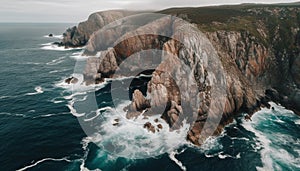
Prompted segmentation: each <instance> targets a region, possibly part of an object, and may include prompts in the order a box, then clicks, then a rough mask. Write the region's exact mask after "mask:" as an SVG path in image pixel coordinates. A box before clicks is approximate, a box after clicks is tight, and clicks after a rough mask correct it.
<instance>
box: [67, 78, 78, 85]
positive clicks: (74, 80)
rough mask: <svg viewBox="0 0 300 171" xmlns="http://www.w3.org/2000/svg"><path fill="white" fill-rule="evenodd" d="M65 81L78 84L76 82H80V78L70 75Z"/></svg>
mask: <svg viewBox="0 0 300 171" xmlns="http://www.w3.org/2000/svg"><path fill="white" fill-rule="evenodd" d="M65 83H68V84H76V83H78V79H77V78H75V77H70V78H67V79H66V80H65Z"/></svg>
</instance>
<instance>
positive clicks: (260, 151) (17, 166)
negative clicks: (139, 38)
mask: <svg viewBox="0 0 300 171" xmlns="http://www.w3.org/2000/svg"><path fill="white" fill-rule="evenodd" d="M73 25H75V24H34V23H31V24H14V23H1V24H0V37H1V39H0V60H1V62H0V73H1V77H0V106H1V107H0V137H1V139H0V143H1V146H0V170H1V171H11V170H19V171H23V170H33V171H34V170H43V171H48V170H49V171H52V170H55V171H65V170H72V171H73V170H74V171H79V170H82V171H86V170H104V171H115V170H116V171H117V170H124V171H125V170H129V171H131V170H144V171H147V170H149V171H150V170H159V171H176V170H188V171H199V170H201V171H219V170H231V171H252V170H253V171H254V170H263V171H269V170H270V171H271V170H278V171H280V170H282V171H289V170H291V171H297V170H300V134H299V132H300V117H299V116H297V115H295V114H294V113H293V112H292V111H290V110H287V109H285V108H284V107H282V106H280V105H279V104H275V103H271V105H272V106H273V107H274V110H273V109H266V108H264V109H262V110H260V111H259V112H257V113H256V114H255V115H254V116H253V118H252V121H245V120H244V117H243V115H241V116H240V117H237V118H235V119H234V122H233V123H232V124H230V125H228V126H227V127H226V128H225V129H224V131H223V133H222V134H221V135H220V136H218V137H211V138H209V139H208V140H207V141H206V142H205V144H204V145H202V146H201V147H194V146H193V145H191V144H190V143H188V142H186V141H185V138H184V137H185V134H184V133H185V130H184V128H183V130H182V131H177V132H172V133H168V132H166V131H162V132H161V133H160V134H157V135H152V134H149V133H145V132H143V130H141V129H138V128H137V127H136V125H134V124H130V123H126V124H123V125H121V126H120V127H119V128H115V129H112V127H110V126H111V124H109V123H111V120H110V118H111V117H113V119H114V117H117V116H119V115H120V114H119V113H120V111H119V112H117V113H116V111H114V110H112V108H113V102H112V98H111V96H110V91H111V84H112V83H116V84H120V85H121V84H124V82H126V81H128V80H126V79H118V80H108V81H107V82H106V83H105V84H103V85H101V86H100V87H98V88H97V91H96V92H93V91H92V92H89V91H87V92H83V93H82V92H81V93H77V94H76V93H75V94H74V91H72V89H70V87H69V86H67V85H65V84H64V83H63V81H64V79H65V78H67V77H69V76H70V75H72V74H73V72H74V66H75V65H76V63H77V62H78V61H79V60H82V59H80V53H81V52H82V49H80V48H78V49H68V50H65V49H64V48H58V47H55V46H52V45H51V42H55V41H59V40H60V38H61V34H62V33H63V32H64V30H65V29H66V28H68V27H70V26H73ZM50 33H52V34H54V37H48V36H47V35H48V34H50ZM81 58H82V57H81ZM149 79H150V78H149V77H146V76H144V77H142V78H137V79H136V82H137V84H135V85H134V86H132V87H131V88H130V89H129V91H130V92H132V91H133V90H134V89H136V88H139V89H142V90H143V92H145V87H146V82H147V81H149ZM124 91H127V90H124ZM90 94H93V95H94V96H95V97H96V102H97V107H98V108H99V109H98V110H97V111H94V112H93V113H94V114H93V115H92V116H93V117H91V119H90V120H89V121H91V120H94V119H98V117H100V118H101V123H102V124H103V125H100V127H101V130H102V131H103V132H101V133H102V135H101V136H99V135H97V134H95V135H91V136H89V137H88V136H87V135H86V133H85V130H84V129H82V124H81V123H80V121H79V120H78V119H77V116H78V114H79V113H78V111H77V112H74V110H73V108H72V105H74V104H75V105H76V103H81V102H83V101H85V100H87V99H88V98H89V95H90ZM119 102H120V103H119V104H120V106H117V108H118V109H121V108H122V107H123V106H122V105H124V104H126V103H127V102H123V101H122V100H121V99H120V101H119ZM163 126H165V125H163ZM108 144H114V145H115V146H118V147H122V148H120V149H118V150H117V151H116V150H115V151H110V150H109V148H108Z"/></svg>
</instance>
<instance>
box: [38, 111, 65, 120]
mask: <svg viewBox="0 0 300 171" xmlns="http://www.w3.org/2000/svg"><path fill="white" fill-rule="evenodd" d="M68 114H70V113H69V112H64V113H58V114H55V113H50V114H46V115H39V116H35V117H33V119H37V118H48V117H52V116H61V115H68Z"/></svg>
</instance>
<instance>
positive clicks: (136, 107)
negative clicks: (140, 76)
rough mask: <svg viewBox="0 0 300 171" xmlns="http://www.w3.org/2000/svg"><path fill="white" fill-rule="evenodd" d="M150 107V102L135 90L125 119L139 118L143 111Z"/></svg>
mask: <svg viewBox="0 0 300 171" xmlns="http://www.w3.org/2000/svg"><path fill="white" fill-rule="evenodd" d="M150 107H151V106H150V101H149V100H148V99H146V98H145V97H144V95H143V93H142V92H141V91H140V90H135V91H134V93H133V96H132V103H131V104H130V105H129V107H128V112H127V114H126V117H127V118H135V117H137V116H139V115H140V114H141V113H142V111H143V110H145V109H147V108H150Z"/></svg>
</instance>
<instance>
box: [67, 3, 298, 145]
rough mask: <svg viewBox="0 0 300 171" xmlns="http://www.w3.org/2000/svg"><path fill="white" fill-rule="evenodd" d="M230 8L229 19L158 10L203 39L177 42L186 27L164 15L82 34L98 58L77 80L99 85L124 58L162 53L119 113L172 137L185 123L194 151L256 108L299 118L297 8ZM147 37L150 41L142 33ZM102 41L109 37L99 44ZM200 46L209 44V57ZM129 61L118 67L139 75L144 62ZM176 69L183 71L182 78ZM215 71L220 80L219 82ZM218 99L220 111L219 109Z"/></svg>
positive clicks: (89, 61)
mask: <svg viewBox="0 0 300 171" xmlns="http://www.w3.org/2000/svg"><path fill="white" fill-rule="evenodd" d="M234 8H235V11H234V12H230V13H228V14H230V15H229V16H219V17H218V16H216V15H217V14H218V15H220V13H219V12H220V11H223V12H225V14H226V11H227V10H228V7H224V8H222V7H219V8H215V9H214V8H200V9H197V8H195V9H192V10H191V9H189V10H186V9H170V10H164V11H162V13H166V14H171V15H175V16H178V17H182V18H184V19H187V20H188V21H190V22H192V23H194V24H195V25H196V26H197V27H198V28H200V29H201V30H202V31H203V32H204V33H205V34H203V35H202V34H200V35H199V34H195V35H197V36H194V37H192V38H191V39H184V36H185V34H183V33H184V32H187V28H184V27H181V25H180V23H181V22H182V21H181V20H179V19H174V18H173V17H170V16H169V17H168V16H164V17H161V18H158V19H155V20H153V21H151V22H145V23H143V24H141V25H134V26H131V27H121V30H122V31H121V32H120V30H116V28H112V29H108V30H107V31H106V32H94V33H93V34H92V33H91V32H89V36H90V35H92V36H90V39H89V42H88V44H87V48H86V52H85V53H86V54H93V55H95V54H96V53H97V52H99V51H101V54H100V57H99V58H88V59H87V65H86V69H85V72H84V79H85V80H86V83H87V84H91V83H100V82H102V81H103V80H104V79H105V78H114V77H119V76H127V75H126V73H122V74H123V75H115V74H114V73H115V71H116V70H117V69H118V67H119V66H120V65H121V64H122V62H123V61H124V60H127V58H128V57H129V56H131V55H134V54H135V53H136V52H140V51H143V50H148V49H157V50H161V51H165V52H167V55H166V54H164V56H163V57H162V58H164V60H161V62H159V63H157V66H156V67H155V71H154V72H153V73H152V79H151V80H150V81H149V83H148V89H147V98H145V97H144V95H143V94H142V93H141V92H140V91H139V90H135V91H134V93H133V99H132V103H131V105H129V106H128V107H127V108H126V111H127V118H134V117H138V116H139V115H142V114H143V115H153V114H161V118H163V119H164V120H165V121H166V122H167V123H168V124H169V126H170V128H171V129H172V130H174V129H178V128H180V127H181V125H182V122H183V120H186V121H187V122H189V123H191V128H190V131H189V132H188V135H187V139H188V140H190V141H191V142H192V143H194V144H196V145H200V144H201V143H202V142H203V141H204V140H205V138H207V137H205V136H203V135H209V134H214V135H217V134H219V133H220V132H221V131H222V128H223V127H224V126H225V125H226V124H228V123H230V122H231V121H232V119H233V117H234V116H236V115H238V114H240V113H243V112H247V113H248V114H249V116H247V119H248V120H251V118H250V116H251V115H252V114H253V113H254V112H255V111H257V110H258V109H259V108H260V107H261V106H268V103H267V102H268V101H271V100H272V101H276V102H279V103H281V104H282V105H284V106H286V107H287V108H290V109H292V110H293V111H295V112H296V113H298V114H299V111H300V104H299V103H300V99H299V98H300V91H299V85H300V72H299V68H300V27H299V25H300V20H299V19H300V16H299V13H300V10H299V9H300V8H299V7H298V6H297V5H296V6H292V5H291V6H262V7H260V6H249V7H247V6H246V7H245V6H241V7H239V6H235V7H234ZM197 10H203V11H206V12H207V11H209V12H210V13H211V14H212V16H213V17H211V19H210V20H208V19H207V18H205V15H204V14H201V12H199V13H197ZM266 16H268V17H266ZM98 19H99V18H98ZM109 21H111V20H109ZM254 21H255V22H254ZM177 27H180V29H178V28H177ZM164 28H168V29H167V30H168V31H169V32H168V31H166V30H165V29H164ZM75 30H76V28H75ZM87 30H88V29H87ZM126 30H127V31H126ZM128 30H129V32H128ZM148 30H150V31H151V32H152V33H153V32H154V33H155V34H145V33H147V31H148ZM170 30H171V31H170ZM182 30H183V31H182ZM89 31H91V30H89ZM74 32H75V31H74ZM125 33H126V34H125ZM141 33H143V34H141ZM188 33H189V34H192V33H193V31H192V30H189V31H188ZM78 34H79V35H80V36H83V37H84V36H87V34H82V33H79V32H78ZM192 35H193V34H192ZM80 36H79V37H80ZM104 36H108V37H113V38H106V40H107V41H106V42H102V41H101V40H103V37H104ZM71 37H72V36H71ZM73 37H74V36H73ZM119 37H120V38H119ZM69 40H73V39H69ZM74 40H75V39H74ZM77 40H79V39H76V40H75V41H74V42H76V43H77V45H78V42H81V41H77ZM82 40H83V39H82ZM178 40H180V41H178ZM204 40H210V42H211V43H212V45H213V48H214V49H215V50H216V51H215V52H216V53H215V54H214V50H213V49H211V48H212V47H210V46H209V45H208V44H206V43H205V41H204ZM74 42H73V43H71V44H74ZM76 43H75V44H76ZM86 43H87V41H82V44H81V43H79V44H81V45H83V44H86ZM186 45H188V47H193V48H195V49H204V52H203V53H201V55H200V56H197V53H195V51H193V50H191V49H188V48H187V47H186ZM205 50H207V51H208V52H210V58H207V55H205ZM156 55H157V54H156ZM214 57H218V59H219V60H215V58H214ZM136 59H137V60H135V61H132V63H129V64H127V65H125V66H122V67H125V69H127V70H129V71H135V70H138V68H139V67H136V68H135V66H144V65H142V64H145V63H146V64H147V62H149V61H147V59H145V58H143V57H142V56H138V58H136ZM137 61H139V62H137ZM182 61H183V63H182ZM205 61H206V62H205ZM218 61H220V62H221V63H218ZM151 62H152V61H151ZM207 63H208V64H209V65H208V64H207ZM184 66H188V67H187V68H189V69H190V70H189V71H190V72H188V71H187V68H186V67H184ZM218 67H222V68H223V69H220V68H218ZM211 71H214V72H211ZM221 71H224V73H225V74H224V75H222V73H221ZM191 78H193V79H194V80H195V81H194V82H193V81H191V80H193V79H191ZM212 78H215V79H212ZM223 82H226V84H223ZM214 85H224V87H222V88H224V89H218V88H215V87H214ZM222 94H225V96H224V97H223V96H222ZM221 100H222V101H224V104H221V103H220V102H219V101H221ZM209 116H212V118H220V122H219V124H218V125H217V129H215V128H214V126H213V125H210V124H208V125H207V122H208V117H209ZM144 127H145V128H146V129H148V130H149V131H151V132H155V127H154V126H153V125H151V124H149V123H146V124H145V125H144ZM159 128H160V127H159Z"/></svg>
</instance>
